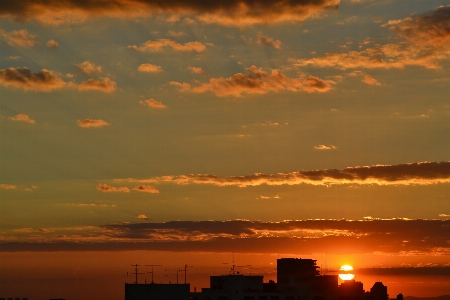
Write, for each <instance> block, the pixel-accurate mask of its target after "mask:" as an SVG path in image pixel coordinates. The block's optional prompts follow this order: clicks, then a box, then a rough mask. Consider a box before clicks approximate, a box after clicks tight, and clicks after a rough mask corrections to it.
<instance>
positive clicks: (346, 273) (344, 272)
mask: <svg viewBox="0 0 450 300" xmlns="http://www.w3.org/2000/svg"><path fill="white" fill-rule="evenodd" d="M339 271H340V273H339V278H340V279H342V280H344V281H346V280H352V279H353V278H355V274H352V273H350V272H351V271H353V267H352V266H350V265H343V266H341V268H340V269H339Z"/></svg>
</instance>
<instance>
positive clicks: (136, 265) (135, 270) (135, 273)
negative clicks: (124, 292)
mask: <svg viewBox="0 0 450 300" xmlns="http://www.w3.org/2000/svg"><path fill="white" fill-rule="evenodd" d="M131 266H133V267H135V269H134V275H136V281H135V282H134V283H135V284H137V283H138V274H145V273H138V267H139V266H140V265H138V264H135V265H131ZM127 275H128V272H127Z"/></svg>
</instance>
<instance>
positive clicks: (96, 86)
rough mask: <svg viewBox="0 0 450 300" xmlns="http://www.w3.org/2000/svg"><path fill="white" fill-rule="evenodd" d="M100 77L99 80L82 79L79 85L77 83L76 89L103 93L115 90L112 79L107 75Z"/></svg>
mask: <svg viewBox="0 0 450 300" xmlns="http://www.w3.org/2000/svg"><path fill="white" fill-rule="evenodd" d="M100 79H101V80H96V79H93V78H89V79H88V80H87V81H83V82H82V83H81V84H80V85H78V90H80V91H88V90H97V91H100V92H104V93H112V92H115V91H116V82H115V81H112V80H111V79H109V78H108V77H104V78H100Z"/></svg>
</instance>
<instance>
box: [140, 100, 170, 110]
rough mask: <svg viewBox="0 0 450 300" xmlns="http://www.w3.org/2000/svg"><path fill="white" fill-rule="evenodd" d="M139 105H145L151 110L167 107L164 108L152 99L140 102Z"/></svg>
mask: <svg viewBox="0 0 450 300" xmlns="http://www.w3.org/2000/svg"><path fill="white" fill-rule="evenodd" d="M139 103H140V104H142V105H146V106H149V107H152V108H167V106H165V105H164V104H162V103H161V102H159V101H156V100H155V99H153V98H150V99H147V100H141V101H139Z"/></svg>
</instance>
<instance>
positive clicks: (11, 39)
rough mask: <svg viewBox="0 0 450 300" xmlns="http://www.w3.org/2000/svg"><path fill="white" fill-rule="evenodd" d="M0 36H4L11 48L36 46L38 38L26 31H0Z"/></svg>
mask: <svg viewBox="0 0 450 300" xmlns="http://www.w3.org/2000/svg"><path fill="white" fill-rule="evenodd" d="M0 36H2V37H3V38H4V39H5V40H6V43H7V44H8V45H10V46H21V47H31V46H34V45H35V44H36V36H35V35H33V34H30V33H28V31H27V30H26V29H21V30H14V31H11V32H6V31H4V30H3V29H0Z"/></svg>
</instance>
